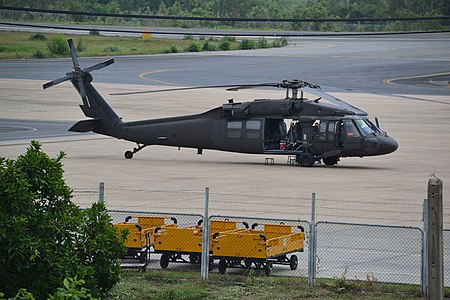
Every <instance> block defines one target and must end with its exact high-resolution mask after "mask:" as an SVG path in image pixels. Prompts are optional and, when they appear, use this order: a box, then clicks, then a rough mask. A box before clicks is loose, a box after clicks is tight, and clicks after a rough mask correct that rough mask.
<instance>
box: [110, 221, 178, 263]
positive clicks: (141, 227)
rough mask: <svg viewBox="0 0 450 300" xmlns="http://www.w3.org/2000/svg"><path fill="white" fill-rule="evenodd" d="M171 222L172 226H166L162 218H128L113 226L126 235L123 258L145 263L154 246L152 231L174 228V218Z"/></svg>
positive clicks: (175, 222)
mask: <svg viewBox="0 0 450 300" xmlns="http://www.w3.org/2000/svg"><path fill="white" fill-rule="evenodd" d="M171 220H172V221H173V224H166V223H165V222H166V218H164V217H153V216H128V217H126V218H125V222H121V223H116V224H113V226H114V227H116V228H117V230H118V231H119V232H121V233H122V232H124V233H126V238H125V241H124V244H125V247H126V248H127V254H126V255H125V256H124V257H123V258H124V259H137V260H139V262H141V263H146V262H147V261H148V260H149V256H150V250H151V247H153V245H154V236H153V233H154V229H155V228H156V227H159V228H162V227H175V226H176V224H177V220H176V219H175V218H171ZM130 221H132V222H130Z"/></svg>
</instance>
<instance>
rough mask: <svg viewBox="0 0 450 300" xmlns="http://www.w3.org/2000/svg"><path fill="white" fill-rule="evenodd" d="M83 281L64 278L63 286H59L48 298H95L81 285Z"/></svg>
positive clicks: (50, 299)
mask: <svg viewBox="0 0 450 300" xmlns="http://www.w3.org/2000/svg"><path fill="white" fill-rule="evenodd" d="M84 284H85V281H84V280H83V279H77V278H64V280H63V287H59V288H58V289H57V290H56V293H55V294H54V295H51V296H50V297H49V298H48V299H49V300H68V299H74V300H75V299H76V300H83V299H88V300H94V299H95V298H94V297H93V296H92V295H91V294H90V293H89V291H88V290H86V288H84V287H83V285H84Z"/></svg>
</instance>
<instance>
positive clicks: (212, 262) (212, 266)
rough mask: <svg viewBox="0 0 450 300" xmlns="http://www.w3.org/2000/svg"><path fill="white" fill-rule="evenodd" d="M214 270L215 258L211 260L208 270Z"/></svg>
mask: <svg viewBox="0 0 450 300" xmlns="http://www.w3.org/2000/svg"><path fill="white" fill-rule="evenodd" d="M212 269H214V258H210V259H209V264H208V270H209V271H212Z"/></svg>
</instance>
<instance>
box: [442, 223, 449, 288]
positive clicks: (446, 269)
mask: <svg viewBox="0 0 450 300" xmlns="http://www.w3.org/2000/svg"><path fill="white" fill-rule="evenodd" d="M443 240H444V286H445V287H450V229H444V233H443Z"/></svg>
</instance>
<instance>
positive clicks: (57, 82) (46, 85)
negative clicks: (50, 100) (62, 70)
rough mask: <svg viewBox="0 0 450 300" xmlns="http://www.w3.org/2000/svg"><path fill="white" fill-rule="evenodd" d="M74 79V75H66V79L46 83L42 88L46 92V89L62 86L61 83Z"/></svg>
mask: <svg viewBox="0 0 450 300" xmlns="http://www.w3.org/2000/svg"><path fill="white" fill-rule="evenodd" d="M72 77H73V75H72V73H70V75H66V76H64V77H61V78H58V79H55V80H52V81H49V82H47V83H45V84H44V85H42V87H43V88H44V90H45V89H47V88H49V87H51V86H54V85H57V84H60V83H61V82H63V81H66V80H69V79H72Z"/></svg>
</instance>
